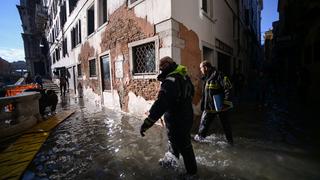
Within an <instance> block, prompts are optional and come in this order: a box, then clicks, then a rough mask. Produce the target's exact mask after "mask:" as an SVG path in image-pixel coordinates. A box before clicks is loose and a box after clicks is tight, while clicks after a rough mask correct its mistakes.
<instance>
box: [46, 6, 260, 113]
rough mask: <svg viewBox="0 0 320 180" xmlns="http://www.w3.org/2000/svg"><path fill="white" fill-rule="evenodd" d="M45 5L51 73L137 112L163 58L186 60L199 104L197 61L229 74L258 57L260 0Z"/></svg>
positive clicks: (147, 100)
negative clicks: (212, 65) (210, 63)
mask: <svg viewBox="0 0 320 180" xmlns="http://www.w3.org/2000/svg"><path fill="white" fill-rule="evenodd" d="M45 6H46V7H48V16H49V17H50V18H49V19H48V22H47V28H46V37H47V41H48V42H51V43H50V44H49V45H50V48H49V56H50V60H51V64H52V65H51V69H52V75H55V77H56V78H58V77H59V76H61V75H66V76H68V78H69V84H70V90H71V92H72V93H74V94H75V95H79V94H81V95H83V96H84V98H86V99H88V100H90V101H91V102H94V103H96V104H98V105H100V104H103V105H104V106H106V107H111V108H116V109H121V110H124V111H127V112H131V113H134V114H137V115H143V114H144V113H145V112H146V111H147V110H148V109H149V107H150V105H151V104H152V101H153V100H155V98H156V96H157V90H158V88H159V82H158V81H157V80H156V76H157V74H158V73H159V67H158V64H159V59H161V58H162V57H164V56H171V57H172V58H173V59H174V60H175V61H176V62H177V63H179V64H182V65H185V66H187V68H188V71H189V74H190V76H191V79H192V81H193V83H194V85H195V87H196V96H195V98H194V105H195V106H197V107H198V106H199V101H200V95H201V83H200V81H199V78H200V70H199V64H200V62H201V61H203V60H204V59H205V60H208V61H210V62H212V63H213V64H214V65H215V66H217V67H218V69H220V70H222V71H223V72H224V73H226V74H228V75H231V74H232V73H233V72H234V70H235V69H236V68H239V69H241V71H242V72H243V73H244V74H248V73H249V69H250V68H251V67H256V66H257V64H258V63H259V59H260V57H261V54H260V52H261V47H260V19H261V18H260V15H261V10H262V7H263V6H262V0H245V1H239V0H219V1H211V0H60V1H54V0H48V1H46V4H45ZM181 7H183V8H181ZM197 109H198V108H195V110H197ZM196 113H197V111H196Z"/></svg>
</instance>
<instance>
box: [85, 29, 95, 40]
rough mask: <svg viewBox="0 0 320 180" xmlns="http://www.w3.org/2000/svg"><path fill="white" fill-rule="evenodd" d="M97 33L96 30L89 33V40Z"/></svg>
mask: <svg viewBox="0 0 320 180" xmlns="http://www.w3.org/2000/svg"><path fill="white" fill-rule="evenodd" d="M95 34H96V31H93V32H92V33H91V34H89V35H88V36H87V40H88V39H90V38H91V37H92V36H93V35H95Z"/></svg>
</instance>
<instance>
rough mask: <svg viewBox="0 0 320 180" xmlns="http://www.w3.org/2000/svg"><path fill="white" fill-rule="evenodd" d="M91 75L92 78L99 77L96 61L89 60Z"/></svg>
mask: <svg viewBox="0 0 320 180" xmlns="http://www.w3.org/2000/svg"><path fill="white" fill-rule="evenodd" d="M89 75H90V77H96V76H97V68H96V59H92V60H89Z"/></svg>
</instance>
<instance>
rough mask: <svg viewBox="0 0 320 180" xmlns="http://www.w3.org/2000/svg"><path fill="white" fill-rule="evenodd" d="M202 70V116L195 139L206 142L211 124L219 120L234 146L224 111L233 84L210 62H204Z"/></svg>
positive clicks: (227, 137) (201, 65)
mask: <svg viewBox="0 0 320 180" xmlns="http://www.w3.org/2000/svg"><path fill="white" fill-rule="evenodd" d="M200 70H201V73H202V74H203V75H204V77H203V78H202V80H203V82H204V83H203V89H202V99H201V111H202V116H201V122H200V127H199V131H198V134H197V135H196V136H195V137H194V139H195V140H196V141H202V140H204V139H205V138H206V136H207V135H208V130H209V128H210V125H211V123H212V122H213V120H214V119H216V118H218V119H220V121H221V124H222V127H223V130H224V133H225V136H226V139H227V140H228V142H229V144H230V145H233V137H232V131H231V126H230V123H229V120H228V118H227V112H225V111H224V110H223V103H224V100H227V99H228V98H229V92H230V89H231V87H232V86H231V83H230V81H229V80H228V78H227V76H223V74H222V73H221V72H220V71H218V70H216V68H215V67H213V66H212V65H211V64H210V62H208V61H203V62H202V63H201V64H200ZM218 98H219V99H218ZM217 101H220V102H221V103H218V102H217Z"/></svg>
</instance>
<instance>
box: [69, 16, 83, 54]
mask: <svg viewBox="0 0 320 180" xmlns="http://www.w3.org/2000/svg"><path fill="white" fill-rule="evenodd" d="M80 43H81V20H79V21H78V23H77V24H76V25H75V27H73V28H72V29H71V48H72V49H73V48H74V47H76V46H77V45H78V44H80Z"/></svg>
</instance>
